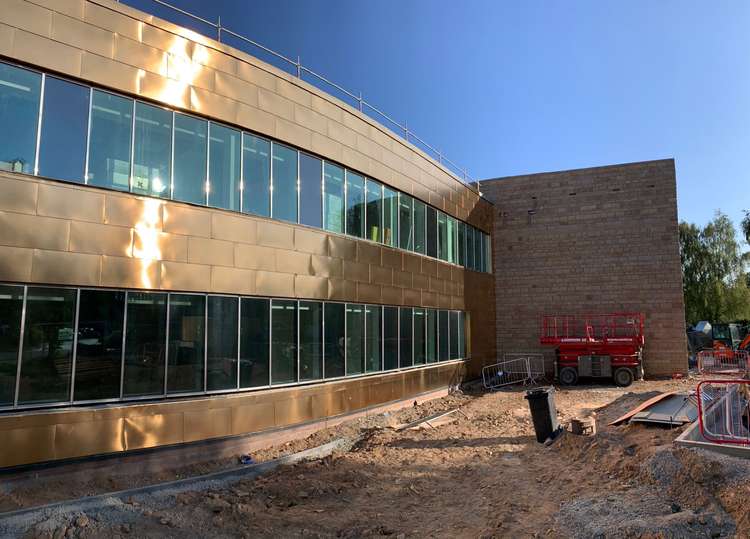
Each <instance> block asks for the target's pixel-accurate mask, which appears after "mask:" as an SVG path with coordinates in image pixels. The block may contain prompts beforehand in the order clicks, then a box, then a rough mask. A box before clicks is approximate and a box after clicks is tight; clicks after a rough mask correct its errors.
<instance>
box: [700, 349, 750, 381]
mask: <svg viewBox="0 0 750 539" xmlns="http://www.w3.org/2000/svg"><path fill="white" fill-rule="evenodd" d="M748 356H749V354H748V353H747V352H746V351H745V350H702V351H701V352H698V372H700V373H701V374H731V375H739V377H744V376H745V375H747V373H748V360H750V357H748Z"/></svg>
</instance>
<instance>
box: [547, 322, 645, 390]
mask: <svg viewBox="0 0 750 539" xmlns="http://www.w3.org/2000/svg"><path fill="white" fill-rule="evenodd" d="M643 320H644V316H643V314H642V313H613V314H596V315H545V316H543V317H542V325H541V334H540V335H541V336H540V342H541V344H543V345H551V346H555V347H556V350H555V352H556V354H557V359H556V362H555V373H556V375H557V379H558V380H559V382H560V383H561V384H563V385H574V384H576V383H577V382H578V379H579V378H611V379H613V380H614V382H615V384H617V385H618V386H621V387H625V386H629V385H630V384H631V383H632V382H633V380H634V379H640V378H642V377H643V364H642V362H641V356H642V353H643V344H644V340H643Z"/></svg>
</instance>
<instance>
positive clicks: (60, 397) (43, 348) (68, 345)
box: [18, 287, 77, 404]
mask: <svg viewBox="0 0 750 539" xmlns="http://www.w3.org/2000/svg"><path fill="white" fill-rule="evenodd" d="M76 295H77V294H76V291H75V290H71V289H67V288H41V287H39V288H37V287H29V289H28V292H27V295H26V322H25V326H24V335H23V352H22V354H21V377H20V380H19V386H18V403H19V404H39V403H45V402H61V401H67V400H69V399H70V372H71V366H72V360H73V331H74V330H73V323H74V321H75V310H76Z"/></svg>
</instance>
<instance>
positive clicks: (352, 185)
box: [346, 170, 365, 238]
mask: <svg viewBox="0 0 750 539" xmlns="http://www.w3.org/2000/svg"><path fill="white" fill-rule="evenodd" d="M346 233H347V234H349V235H351V236H357V237H358V238H364V237H365V179H364V178H363V177H362V176H360V175H359V174H354V173H353V172H350V171H348V170H347V171H346Z"/></svg>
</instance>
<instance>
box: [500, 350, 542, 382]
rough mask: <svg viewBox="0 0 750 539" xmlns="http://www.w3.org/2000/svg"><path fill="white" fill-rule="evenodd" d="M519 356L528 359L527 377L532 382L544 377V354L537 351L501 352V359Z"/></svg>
mask: <svg viewBox="0 0 750 539" xmlns="http://www.w3.org/2000/svg"><path fill="white" fill-rule="evenodd" d="M520 358H526V359H528V360H529V377H530V378H531V379H532V382H533V383H536V382H539V381H541V380H543V379H544V378H546V376H547V370H546V368H545V362H544V354H541V353H539V352H505V353H504V354H503V361H510V360H511V359H520Z"/></svg>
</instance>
